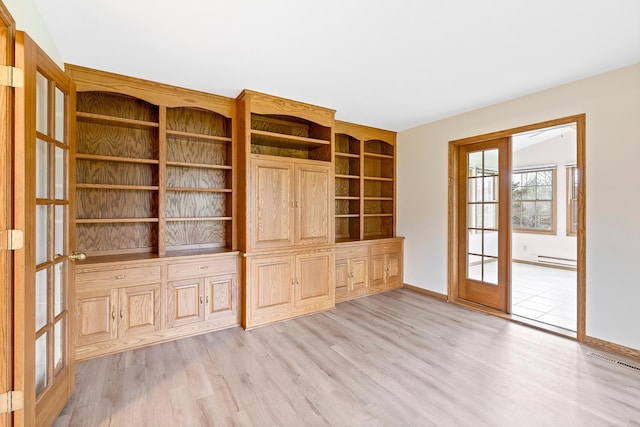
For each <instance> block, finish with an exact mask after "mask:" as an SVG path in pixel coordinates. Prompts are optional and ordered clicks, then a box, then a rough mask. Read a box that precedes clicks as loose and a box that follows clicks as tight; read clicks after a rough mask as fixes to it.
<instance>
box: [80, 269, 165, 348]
mask: <svg viewBox="0 0 640 427" xmlns="http://www.w3.org/2000/svg"><path fill="white" fill-rule="evenodd" d="M122 271H123V272H120V271H118V272H114V271H97V272H86V273H81V274H79V275H78V277H79V280H77V283H78V284H77V286H78V288H79V289H81V290H80V291H79V292H77V295H76V315H77V321H76V345H78V346H83V345H87V344H94V343H99V342H103V341H107V340H112V339H117V338H127V337H130V336H135V335H139V334H146V333H150V332H154V331H157V330H159V329H160V327H161V316H160V307H161V302H160V298H161V297H160V283H159V279H160V269H159V268H149V267H141V268H133V269H129V270H126V269H125V270H122ZM144 273H148V276H147V277H145V278H144V279H141V280H140V282H143V283H144V282H154V281H156V280H157V281H158V282H157V283H149V284H142V285H135V286H134V285H130V284H131V283H132V282H133V281H136V279H135V277H137V276H139V275H140V274H144ZM154 273H157V274H154ZM154 276H155V277H154ZM128 284H129V285H128ZM127 285H128V286H127Z"/></svg>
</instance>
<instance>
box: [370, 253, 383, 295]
mask: <svg viewBox="0 0 640 427" xmlns="http://www.w3.org/2000/svg"><path fill="white" fill-rule="evenodd" d="M385 277H386V276H385V255H375V256H372V257H371V286H373V287H376V286H382V285H384V283H385Z"/></svg>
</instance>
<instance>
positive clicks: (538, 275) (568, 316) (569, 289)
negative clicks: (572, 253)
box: [511, 262, 578, 331]
mask: <svg viewBox="0 0 640 427" xmlns="http://www.w3.org/2000/svg"><path fill="white" fill-rule="evenodd" d="M577 283H578V282H577V278H576V272H575V271H571V270H562V269H559V268H551V267H543V266H537V265H529V264H522V263H517V262H514V263H513V264H512V268H511V304H512V305H511V311H512V314H515V315H517V316H522V317H526V318H527V319H532V320H536V321H538V322H543V323H547V324H550V325H553V326H558V327H560V328H563V329H568V330H570V331H575V330H576V325H577V314H576V313H577V307H576V306H577V303H576V301H577V288H578V285H577Z"/></svg>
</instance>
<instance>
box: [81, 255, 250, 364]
mask: <svg viewBox="0 0 640 427" xmlns="http://www.w3.org/2000/svg"><path fill="white" fill-rule="evenodd" d="M139 256H140V257H141V258H144V257H143V256H142V255H139ZM128 258H130V259H128V260H125V259H122V258H121V259H118V260H116V261H112V262H103V260H102V261H101V262H98V263H91V261H90V259H88V260H87V261H84V262H80V263H78V266H77V267H76V315H77V321H76V343H75V344H76V360H84V359H88V358H91V357H95V356H102V355H105V354H111V353H116V352H119V351H123V350H128V349H132V348H136V347H141V346H145V345H150V344H155V343H158V342H163V341H167V340H171V339H176V338H180V337H186V336H190V335H194V334H199V333H203V332H209V331H214V330H218V329H222V328H227V327H231V326H236V325H239V324H240V297H241V295H240V289H239V286H238V273H239V269H238V266H239V263H238V253H237V252H226V253H220V254H212V255H185V256H176V257H171V256H167V257H157V258H154V259H142V260H136V259H135V257H133V256H129V257H128Z"/></svg>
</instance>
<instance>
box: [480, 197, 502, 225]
mask: <svg viewBox="0 0 640 427" xmlns="http://www.w3.org/2000/svg"><path fill="white" fill-rule="evenodd" d="M478 210H479V209H478ZM483 212H484V218H483V222H482V228H498V205H497V204H496V203H487V204H484V203H483Z"/></svg>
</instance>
